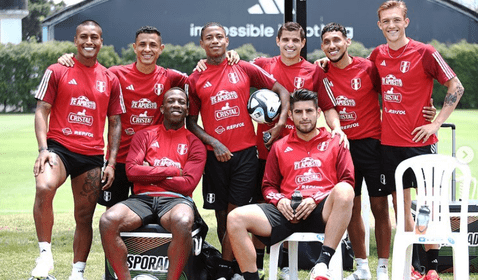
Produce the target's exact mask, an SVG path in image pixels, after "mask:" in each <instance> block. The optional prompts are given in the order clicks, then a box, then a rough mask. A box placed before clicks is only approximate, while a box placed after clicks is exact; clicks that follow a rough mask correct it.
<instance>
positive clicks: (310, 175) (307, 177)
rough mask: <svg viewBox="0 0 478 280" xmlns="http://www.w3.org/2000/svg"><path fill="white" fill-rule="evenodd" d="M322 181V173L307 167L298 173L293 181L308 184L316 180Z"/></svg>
mask: <svg viewBox="0 0 478 280" xmlns="http://www.w3.org/2000/svg"><path fill="white" fill-rule="evenodd" d="M318 181H322V174H320V173H315V172H314V171H313V170H312V169H309V170H308V171H307V172H305V173H304V174H302V175H298V176H296V177H295V183H296V184H297V185H303V184H308V183H310V182H318Z"/></svg>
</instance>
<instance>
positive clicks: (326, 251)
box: [316, 245, 335, 268]
mask: <svg viewBox="0 0 478 280" xmlns="http://www.w3.org/2000/svg"><path fill="white" fill-rule="evenodd" d="M334 254H335V250H334V249H332V248H330V247H328V246H324V245H322V251H321V252H320V256H319V259H318V260H317V262H316V264H318V263H321V262H323V263H325V265H326V266H327V268H329V263H330V259H331V258H332V256H333V255H334Z"/></svg>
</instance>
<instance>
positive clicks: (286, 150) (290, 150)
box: [284, 147, 293, 153]
mask: <svg viewBox="0 0 478 280" xmlns="http://www.w3.org/2000/svg"><path fill="white" fill-rule="evenodd" d="M292 151H293V150H292V148H291V147H287V148H285V150H284V153H288V152H292Z"/></svg>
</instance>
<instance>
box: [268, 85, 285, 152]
mask: <svg viewBox="0 0 478 280" xmlns="http://www.w3.org/2000/svg"><path fill="white" fill-rule="evenodd" d="M271 90H272V91H273V92H275V93H277V94H278V95H279V97H280V101H281V112H280V115H279V119H278V121H277V123H276V124H275V125H274V127H273V128H271V129H269V130H268V132H269V133H270V134H271V139H269V141H268V142H267V143H265V146H266V148H267V149H270V147H271V146H272V143H273V142H274V141H275V140H276V139H277V138H278V137H279V136H280V132H281V131H282V129H283V128H284V127H285V124H286V122H287V112H288V111H289V107H290V103H289V99H290V94H289V91H287V89H286V88H285V87H283V86H282V85H281V84H279V83H278V82H275V83H274V86H273V87H272V89H271Z"/></svg>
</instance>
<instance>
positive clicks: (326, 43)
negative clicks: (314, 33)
mask: <svg viewBox="0 0 478 280" xmlns="http://www.w3.org/2000/svg"><path fill="white" fill-rule="evenodd" d="M349 45H350V39H349V38H344V35H343V34H342V32H339V31H330V32H326V33H324V34H323V35H322V44H321V48H322V51H323V52H324V53H325V55H326V56H327V58H328V59H329V60H330V61H332V62H333V63H337V62H339V61H341V60H342V59H344V56H345V55H346V54H347V48H348V46H349Z"/></svg>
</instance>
